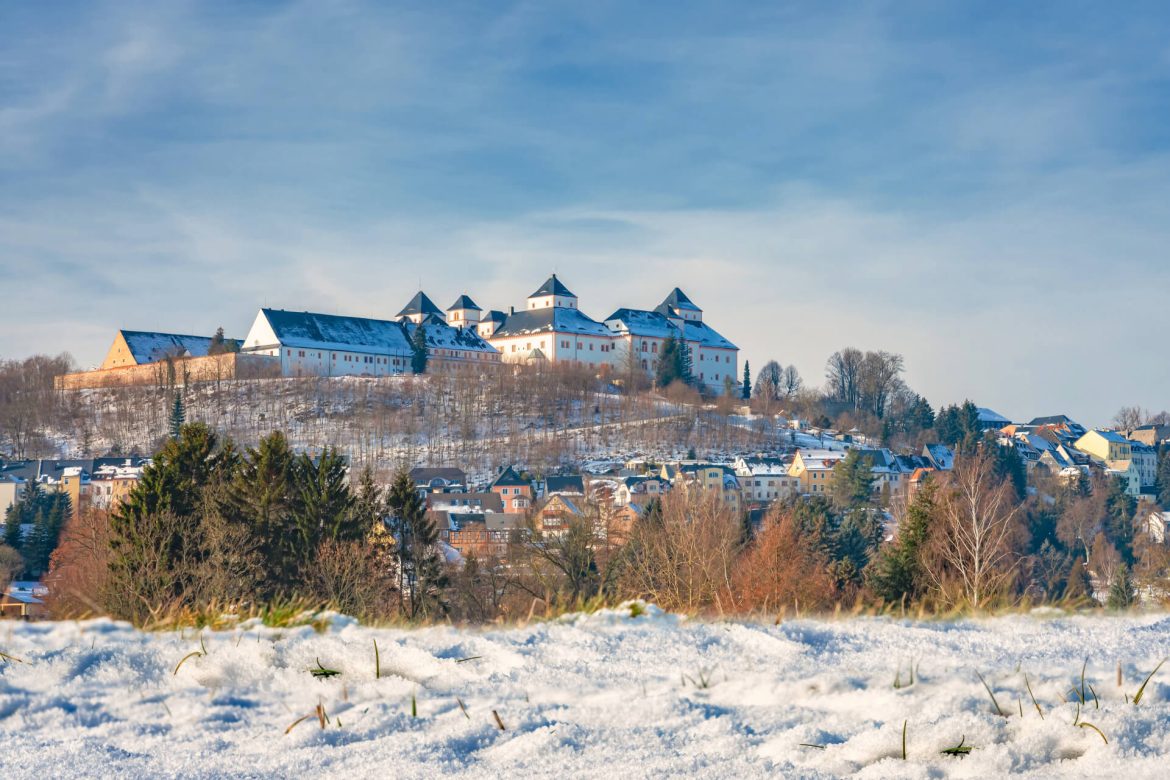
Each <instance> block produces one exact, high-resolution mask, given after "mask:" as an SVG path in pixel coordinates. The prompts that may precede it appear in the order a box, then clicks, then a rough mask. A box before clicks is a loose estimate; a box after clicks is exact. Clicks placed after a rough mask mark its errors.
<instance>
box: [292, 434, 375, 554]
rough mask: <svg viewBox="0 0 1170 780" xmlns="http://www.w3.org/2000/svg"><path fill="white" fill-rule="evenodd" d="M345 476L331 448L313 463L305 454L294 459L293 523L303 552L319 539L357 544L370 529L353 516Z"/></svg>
mask: <svg viewBox="0 0 1170 780" xmlns="http://www.w3.org/2000/svg"><path fill="white" fill-rule="evenodd" d="M347 473H348V470H347V468H346V465H345V459H344V458H342V457H341V456H340V455H339V454H338V453H337V450H336V449H334V448H332V447H326V448H325V450H324V452H322V453H321V457H320V458H318V459H317V460H316V462H314V461H313V459H312V458H311V457H309V456H308V455H301V456H300V457H298V458H297V460H296V465H295V468H294V471H293V482H294V486H295V490H296V496H295V501H294V502H293V521H294V526H295V528H296V530H297V532H298V533H299V534H300V536H301V545H302V549H303V550H305V551H306V552H307V551H309V550H312V549H314V548H315V547H316V546H317V544H319V543H320V541H321V540H322V539H331V540H333V541H338V542H349V541H356V540H358V539H361V538H363V537H364V536H365V534H366V532H367V531H368V528H369V526H368V525H364V524H363V523H362V521H361V519H359V518H357V517H356V516H355V514H354V511H353V510H354V505H355V500H354V496H353V493H352V492H350V489H349V485H348V484H347V478H348V477H347Z"/></svg>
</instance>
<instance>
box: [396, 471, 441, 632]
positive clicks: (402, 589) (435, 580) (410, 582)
mask: <svg viewBox="0 0 1170 780" xmlns="http://www.w3.org/2000/svg"><path fill="white" fill-rule="evenodd" d="M386 509H387V512H388V514H389V516H390V531H391V533H392V535H393V536H394V538H395V542H396V552H397V558H398V561H397V563H398V575H399V583H398V591H399V597H400V599H401V604H402V609H403V612H404V613H405V614H406V616H407V617H409V618H410V619H412V620H413V619H416V618H420V617H430V616H436V615H441V614H445V613H446V611H447V608H448V607H447V602H446V600H445V599H444V593H443V591H444V589H445V588H446V586H447V576H446V573H445V572H444V571H443V561H442V558H441V557H440V555H439V550H438V542H439V530H438V528H436V527H435V523H434V521H433V520H431V519H430V518H429V517H427V513H426V506H425V504H424V503H423V500H422V498H421V497H420V496H419V495H418V492H417V491H416V490H415V486H414V480H413V479H411V478H410V474H409V473H408V472H407V471H406V470H405V469H403V470H400V471H399V472H398V473H397V474H396V475H395V477H394V481H393V482H392V483H391V484H390V490H389V493H388V494H387V496H386Z"/></svg>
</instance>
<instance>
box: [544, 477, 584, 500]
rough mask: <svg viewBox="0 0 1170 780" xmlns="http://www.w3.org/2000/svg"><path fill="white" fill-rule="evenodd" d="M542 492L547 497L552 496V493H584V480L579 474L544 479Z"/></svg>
mask: <svg viewBox="0 0 1170 780" xmlns="http://www.w3.org/2000/svg"><path fill="white" fill-rule="evenodd" d="M544 492H545V493H547V494H548V495H552V494H553V493H578V494H580V493H584V492H585V480H584V479H583V478H582V477H581V475H580V474H570V475H568V476H561V477H546V478H545V480H544Z"/></svg>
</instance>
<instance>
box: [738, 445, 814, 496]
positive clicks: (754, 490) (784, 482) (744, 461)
mask: <svg viewBox="0 0 1170 780" xmlns="http://www.w3.org/2000/svg"><path fill="white" fill-rule="evenodd" d="M790 465H791V464H790V463H788V462H786V461H785V460H784V459H782V458H767V457H742V456H741V457H739V458H736V459H735V463H734V467H735V475H736V476H737V477H738V478H739V484H740V488H741V489H742V490H743V497H744V499H745V500H747V501H755V502H764V503H767V502H771V501H777V500H780V499H784V498H787V497H788V496H790V495H793V494H795V493H797V492H799V490H800V479H799V478H798V477H793V476H789V474H788V469H789V466H790Z"/></svg>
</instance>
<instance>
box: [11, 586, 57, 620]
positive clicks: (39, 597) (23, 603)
mask: <svg viewBox="0 0 1170 780" xmlns="http://www.w3.org/2000/svg"><path fill="white" fill-rule="evenodd" d="M48 595H49V589H48V588H46V587H45V586H44V585H42V584H41V583H40V582H35V581H28V580H13V581H12V582H11V583H9V585H8V587H7V588H5V590H4V593H3V594H0V618H19V619H21V620H35V619H37V618H42V617H46V616H47V615H48V608H47V607H46V606H45V597H46V596H48Z"/></svg>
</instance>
